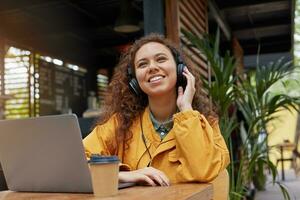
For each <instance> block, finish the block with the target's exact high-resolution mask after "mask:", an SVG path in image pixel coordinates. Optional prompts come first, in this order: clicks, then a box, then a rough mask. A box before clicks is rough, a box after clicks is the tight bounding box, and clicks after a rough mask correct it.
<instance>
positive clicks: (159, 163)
mask: <svg viewBox="0 0 300 200" xmlns="http://www.w3.org/2000/svg"><path fill="white" fill-rule="evenodd" d="M196 69H197V68H196V67H193V66H192V65H188V66H183V59H182V56H181V54H180V53H179V50H178V49H177V48H176V47H175V46H174V45H173V44H172V43H171V42H169V41H168V40H166V39H165V38H163V37H162V36H160V35H156V34H151V35H148V36H145V37H143V38H141V39H140V40H137V41H136V42H135V43H134V44H133V45H132V46H131V47H130V48H129V49H128V51H127V53H125V54H124V55H123V56H122V57H121V59H120V62H119V64H118V66H117V68H116V71H115V75H114V77H113V79H112V81H111V84H110V86H109V89H108V92H107V94H108V95H107V98H106V104H105V106H104V113H103V115H102V116H101V117H100V120H99V122H98V124H97V126H96V127H95V129H94V130H93V132H92V133H91V134H90V135H88V136H87V137H86V138H85V139H84V146H85V149H86V155H87V156H88V157H89V156H90V155H91V154H101V155H118V157H119V158H120V160H121V163H122V164H121V165H120V172H119V181H120V182H137V183H144V184H148V185H152V186H155V185H160V186H168V185H170V184H171V183H179V182H192V181H198V182H208V181H211V180H213V179H214V178H215V177H216V176H217V175H218V173H219V172H221V171H222V170H224V169H225V168H226V166H227V165H228V163H229V153H228V150H227V147H226V144H225V142H224V140H223V137H222V135H221V134H220V131H219V127H218V122H217V118H216V117H215V115H214V114H213V113H212V112H211V111H210V110H209V105H208V101H207V98H205V97H204V96H202V95H201V85H200V80H199V75H196V72H195V71H196ZM193 74H195V76H194V75H193Z"/></svg>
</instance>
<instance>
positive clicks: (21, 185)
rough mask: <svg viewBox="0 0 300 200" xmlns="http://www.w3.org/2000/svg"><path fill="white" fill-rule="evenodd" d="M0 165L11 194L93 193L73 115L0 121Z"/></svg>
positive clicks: (75, 118)
mask: <svg viewBox="0 0 300 200" xmlns="http://www.w3.org/2000/svg"><path fill="white" fill-rule="evenodd" d="M0 163H1V164H2V168H3V171H4V175H5V179H6V182H7V185H8V188H9V189H10V190H12V191H33V192H35V191H36V192H83V193H85V192H92V184H91V177H90V173H89V169H88V164H87V161H86V157H85V154H84V148H83V144H82V140H81V134H80V128H79V125H78V120H77V117H76V115H54V116H45V117H37V118H29V119H18V120H2V121H0Z"/></svg>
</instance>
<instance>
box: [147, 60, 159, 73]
mask: <svg viewBox="0 0 300 200" xmlns="http://www.w3.org/2000/svg"><path fill="white" fill-rule="evenodd" d="M153 70H158V66H157V63H156V62H154V61H151V62H150V63H149V71H153Z"/></svg>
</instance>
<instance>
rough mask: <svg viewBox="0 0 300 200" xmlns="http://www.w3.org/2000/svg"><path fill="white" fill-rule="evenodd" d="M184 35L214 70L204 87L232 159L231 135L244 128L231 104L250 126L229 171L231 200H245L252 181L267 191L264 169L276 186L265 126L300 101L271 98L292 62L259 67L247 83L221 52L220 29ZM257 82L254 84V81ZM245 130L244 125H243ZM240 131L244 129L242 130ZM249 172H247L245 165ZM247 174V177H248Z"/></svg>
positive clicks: (284, 193) (285, 193) (280, 97)
mask: <svg viewBox="0 0 300 200" xmlns="http://www.w3.org/2000/svg"><path fill="white" fill-rule="evenodd" d="M182 31H183V34H184V36H185V37H186V38H187V39H188V41H190V45H191V46H192V47H193V48H197V49H199V50H200V51H201V52H202V54H204V56H205V57H206V59H207V62H208V64H209V66H210V67H211V69H212V75H213V76H214V81H213V82H212V83H208V82H206V79H203V82H204V87H205V88H206V89H207V91H208V93H209V94H210V97H211V99H212V100H213V102H215V103H216V105H217V107H218V110H219V122H220V129H221V132H222V134H223V136H224V139H225V140H226V142H227V145H228V148H229V151H230V154H231V158H233V147H232V140H231V137H230V136H231V133H232V132H233V130H235V129H236V128H237V126H240V127H242V126H241V124H239V123H238V121H237V118H236V117H235V113H231V114H230V112H229V108H230V106H232V105H235V104H236V105H237V107H238V108H239V109H240V110H241V112H242V114H243V116H244V118H245V123H247V124H248V126H247V128H246V130H245V131H244V132H245V134H244V136H243V138H244V139H243V140H242V144H241V151H240V152H241V153H240V157H239V159H238V160H233V159H232V162H231V164H230V166H229V168H228V170H229V173H230V199H243V198H244V197H245V195H246V193H247V190H248V186H249V183H250V182H254V181H255V182H256V183H255V185H256V186H257V187H260V188H259V189H263V188H264V184H265V180H266V179H265V176H264V175H265V174H264V172H265V169H266V168H268V169H269V170H270V171H271V172H272V177H273V183H275V182H276V176H277V173H276V167H275V166H274V165H273V164H272V162H270V160H269V158H268V148H267V134H265V136H266V137H261V135H262V133H267V132H266V131H267V129H266V125H267V123H268V122H269V121H270V120H272V119H273V118H274V117H273V114H274V113H276V112H278V111H279V110H280V109H282V108H290V106H292V107H294V108H296V107H295V104H297V101H298V99H299V98H293V97H290V96H288V95H284V94H277V95H272V96H271V95H270V94H269V88H270V87H271V86H272V85H273V84H274V83H276V82H277V81H278V80H280V79H281V78H283V77H285V76H287V75H288V74H289V73H290V72H291V70H292V65H291V63H284V62H283V61H282V60H279V61H277V62H275V63H273V64H270V66H267V67H266V66H262V67H258V68H257V73H256V74H255V75H254V76H253V77H252V79H251V78H250V77H249V78H248V79H246V80H243V81H242V79H240V78H239V79H238V80H239V84H237V82H238V80H237V77H235V76H234V69H235V61H234V58H233V57H232V56H230V54H229V53H228V52H226V53H225V55H224V56H221V55H220V53H219V41H220V39H219V38H220V33H219V30H217V34H216V37H215V38H212V37H209V36H208V35H204V37H201V38H200V37H197V36H195V35H193V34H192V33H190V32H188V31H185V30H182ZM253 81H254V82H255V84H253V83H252V82H253ZM243 127H244V126H243ZM240 130H241V129H240ZM246 165H247V170H246V171H245V170H244V169H245V166H246ZM245 173H246V174H245ZM257 173H260V174H261V175H260V176H259V177H261V179H259V180H254V179H253V178H254V174H256V175H257ZM277 183H278V184H279V186H280V188H281V189H282V193H283V196H284V198H285V199H289V195H288V192H287V191H286V189H285V187H284V186H283V185H281V184H280V183H279V182H277Z"/></svg>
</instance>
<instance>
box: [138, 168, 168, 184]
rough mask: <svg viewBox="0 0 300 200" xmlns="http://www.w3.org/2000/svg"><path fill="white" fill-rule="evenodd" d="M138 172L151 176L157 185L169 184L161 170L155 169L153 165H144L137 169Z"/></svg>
mask: <svg viewBox="0 0 300 200" xmlns="http://www.w3.org/2000/svg"><path fill="white" fill-rule="evenodd" d="M137 171H138V173H141V174H144V175H146V176H148V177H149V178H151V179H152V180H153V181H154V182H155V183H156V184H157V185H161V186H169V185H170V181H169V179H168V178H167V176H166V175H165V173H163V172H162V171H160V170H158V169H155V168H153V167H146V168H143V169H139V170H137Z"/></svg>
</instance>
